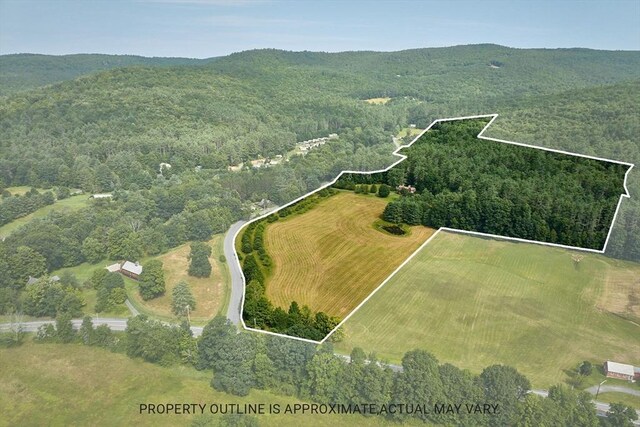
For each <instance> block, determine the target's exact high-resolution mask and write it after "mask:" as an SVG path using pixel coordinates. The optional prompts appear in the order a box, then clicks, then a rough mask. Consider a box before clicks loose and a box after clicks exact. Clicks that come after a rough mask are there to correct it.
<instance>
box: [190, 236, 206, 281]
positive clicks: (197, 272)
mask: <svg viewBox="0 0 640 427" xmlns="http://www.w3.org/2000/svg"><path fill="white" fill-rule="evenodd" d="M210 255H211V246H209V245H207V244H206V243H202V242H193V243H192V244H191V253H190V254H189V260H190V263H189V276H193V277H209V276H210V275H211V263H210V262H209V256H210Z"/></svg>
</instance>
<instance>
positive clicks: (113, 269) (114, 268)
mask: <svg viewBox="0 0 640 427" xmlns="http://www.w3.org/2000/svg"><path fill="white" fill-rule="evenodd" d="M105 268H106V269H107V271H108V272H109V273H118V272H119V271H120V263H118V262H117V263H115V264H111V265H107V266H106V267H105Z"/></svg>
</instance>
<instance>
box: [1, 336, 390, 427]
mask: <svg viewBox="0 0 640 427" xmlns="http://www.w3.org/2000/svg"><path fill="white" fill-rule="evenodd" d="M0 366H2V369H0V414H2V416H1V417H0V426H31V425H51V426H69V425H76V426H97V425H102V426H112V425H136V426H154V427H157V426H176V425H185V426H186V425H190V422H192V421H193V420H194V419H195V418H198V421H200V422H201V423H200V424H198V425H205V424H203V423H202V422H204V421H205V420H210V421H211V422H212V424H206V425H220V424H218V422H219V421H220V418H219V416H218V418H215V417H214V416H211V415H210V416H208V417H202V416H200V417H194V416H193V415H140V414H139V404H141V403H155V404H158V403H202V404H207V406H209V405H211V404H212V403H216V404H229V403H236V404H240V405H242V404H245V403H251V404H256V403H264V404H265V405H267V406H268V405H269V404H272V403H273V404H276V403H277V404H280V405H281V406H282V408H284V407H285V405H286V404H287V403H291V404H295V403H301V401H300V400H298V399H296V398H294V397H285V396H279V395H276V394H273V393H270V392H266V391H260V390H254V391H252V392H251V393H250V394H249V396H247V397H238V396H233V395H230V394H226V393H222V392H218V391H215V390H213V389H212V388H211V387H210V386H209V382H210V380H211V372H210V371H209V370H207V371H196V370H195V369H193V368H187V367H184V366H175V367H170V368H164V367H161V366H158V365H153V364H150V363H146V362H143V361H141V360H133V359H130V358H128V357H127V356H125V355H123V354H117V353H111V352H109V351H107V350H103V349H100V348H96V347H85V346H82V345H79V344H34V343H31V342H27V343H25V344H23V345H22V346H20V347H17V348H10V349H0ZM258 421H259V423H260V425H261V426H262V425H264V426H270V425H277V426H300V425H309V423H313V425H316V426H342V425H345V426H350V425H356V424H357V425H373V426H379V425H390V424H391V423H390V422H385V420H383V419H381V418H375V417H371V418H364V417H362V416H360V415H325V416H322V417H317V416H313V415H291V414H287V415H285V414H282V415H261V416H260V417H259V420H258ZM238 425H240V424H238ZM243 425H244V424H243Z"/></svg>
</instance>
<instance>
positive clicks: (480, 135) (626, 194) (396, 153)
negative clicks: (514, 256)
mask: <svg viewBox="0 0 640 427" xmlns="http://www.w3.org/2000/svg"><path fill="white" fill-rule="evenodd" d="M487 117H491V120H490V121H489V122H488V123H487V125H486V126H485V127H484V128H482V130H481V131H480V133H478V136H477V138H478V139H484V140H488V141H495V142H502V143H504V144H511V145H518V146H521V147H527V148H535V149H537V150H543V151H551V152H554V153H560V154H566V155H570V156H576V157H584V158H587V159H592V160H599V161H603V162H609V163H617V164H620V165H625V166H629V169H627V172H626V173H625V175H624V182H623V186H624V193H623V194H621V195H620V199H619V200H618V205H617V207H616V211H615V213H614V214H613V219H612V221H611V225H610V226H609V233H608V234H607V239H606V240H605V243H604V246H603V248H602V250H598V249H589V248H581V247H578V246H567V245H560V244H557V243H547V242H540V241H537V240H527V239H520V238H517V237H508V236H501V235H498V234H488V233H480V232H478V231H467V230H459V229H457V228H448V227H440V228H439V229H438V230H436V232H435V233H433V234H432V235H431V237H429V238H428V239H427V240H426V241H425V242H424V243H423V244H422V245H420V247H419V248H418V249H416V250H415V251H414V252H413V253H412V254H411V255H409V257H408V258H407V259H405V260H404V262H403V263H402V264H400V266H398V268H396V269H395V270H394V271H393V273H391V274H390V275H389V276H388V277H387V278H386V279H385V280H384V281H383V282H382V283H381V284H380V285H378V287H377V288H375V289H374V290H373V292H371V293H370V294H369V295H368V296H367V297H366V298H365V299H364V300H363V301H362V302H361V303H360V304H358V305H357V306H356V308H354V309H353V310H352V311H351V312H350V313H349V314H348V315H347V316H346V317H345V318H344V319H342V321H341V322H340V323H339V324H338V325H337V326H336V327H335V328H333V329H332V330H331V332H329V333H328V334H327V336H325V337H324V338H323V339H322V340H321V341H316V340H310V339H306V338H300V337H294V336H291V335H285V334H278V333H275V332H271V331H265V330H262V329H255V328H250V327H248V326H247V325H246V323H245V322H244V318H243V316H242V314H243V312H244V298H245V293H246V285H247V283H246V278H245V277H244V273H243V271H242V265H241V264H240V259H239V258H238V257H237V256H236V257H234V262H236V263H238V266H239V267H240V268H239V269H240V275H241V276H242V285H243V286H242V301H241V305H240V322H241V323H242V327H243V328H244V329H246V330H248V331H253V332H260V333H263V334H268V335H273V336H278V337H283V338H290V339H295V340H299V341H304V342H308V343H312V344H322V343H324V342H325V341H326V340H327V339H328V338H329V337H330V336H331V335H332V334H333V333H334V332H335V331H336V330H338V329H339V328H340V327H341V326H342V325H343V324H344V323H345V322H346V321H347V320H348V319H349V318H350V317H351V316H352V315H353V314H355V312H356V311H358V310H359V309H360V308H361V307H362V306H363V305H364V304H365V303H366V302H367V301H369V299H370V298H371V297H372V296H373V295H374V294H375V293H376V292H378V291H379V290H380V289H381V288H382V287H383V286H384V285H385V284H387V282H388V281H389V280H391V278H392V277H393V276H395V275H396V273H398V271H400V269H401V268H402V267H404V266H405V265H406V264H407V263H408V262H409V261H410V260H411V259H412V258H413V257H414V256H415V255H416V254H417V253H418V252H420V251H421V250H422V248H424V247H425V246H426V245H427V244H428V243H429V242H430V241H431V240H432V239H433V238H434V237H436V236H437V235H438V234H439V233H440V231H450V232H454V233H461V234H469V235H472V236H480V237H490V238H494V239H500V240H510V241H516V242H522V243H533V244H537V245H545V246H552V247H556V248H564V249H573V250H579V251H585V252H593V253H598V254H602V253H604V252H605V250H606V248H607V245H608V243H609V238H610V237H611V231H612V230H613V225H614V224H615V221H616V218H617V216H618V212H619V211H620V205H621V204H622V199H623V198H630V197H631V195H630V194H629V190H628V189H627V178H628V176H629V172H630V171H631V169H633V167H634V164H633V163H627V162H621V161H619V160H611V159H605V158H602V157H594V156H587V155H584V154H577V153H570V152H568V151H563V150H555V149H553V148H545V147H538V146H535V145H529V144H523V143H520V142H513V141H506V140H504V139H496V138H490V137H486V136H483V134H484V132H485V131H486V130H487V129H488V128H489V126H491V124H492V123H493V122H494V120H495V119H496V118H497V117H498V114H481V115H475V116H463V117H450V118H446V119H437V120H434V121H433V122H432V123H431V124H430V125H429V126H428V127H427V128H426V129H425V130H423V131H422V132H420V133H419V134H418V135H417V136H416V137H415V138H414V139H413V140H412V141H411V142H410V143H408V144H406V145H400V146H399V147H398V148H396V149H395V150H394V151H393V153H392V154H393V155H394V156H398V157H400V159H399V160H397V161H396V162H394V163H393V164H391V165H390V166H388V167H387V168H385V169H379V170H374V171H366V172H363V171H351V170H346V171H342V172H340V173H339V174H338V176H337V177H336V178H335V179H334V180H333V181H331V182H329V183H327V184H325V185H323V186H321V187H319V188H317V189H315V190H313V191H310V192H308V193H307V194H305V195H304V196H300V197H298V198H297V199H295V200H293V201H291V202H289V203H287V204H285V205H282V206H280V207H279V208H278V209H276V210H274V211H271V212H268V213H266V214H264V215H261V216H258V217H256V218H254V219H252V220H251V221H248V222H247V223H246V224H244V225H243V226H242V227H241V228H239V229H238V230H237V231H236V232H235V234H234V235H233V242H234V251H235V241H236V239H237V237H238V234H239V233H240V232H241V231H242V230H243V229H244V228H245V227H247V226H248V225H249V224H251V223H253V222H257V221H260V220H262V219H264V218H266V217H268V216H269V215H271V214H274V213H276V212H278V211H280V210H282V209H284V208H286V207H288V206H291V205H293V204H295V203H297V202H299V201H300V200H302V199H304V198H306V197H308V196H310V195H311V194H314V193H317V192H318V191H320V190H323V189H325V188H328V187H331V186H332V185H333V184H335V183H336V182H337V181H338V180H339V179H340V177H341V176H342V175H344V174H360V175H371V174H374V173H381V172H386V171H388V170H390V169H391V168H393V167H394V166H396V165H397V164H399V163H401V162H403V161H404V160H405V159H406V158H407V156H405V155H404V154H400V150H402V149H404V148H408V147H410V146H411V145H412V144H413V143H414V142H416V141H417V140H419V139H420V138H421V137H422V135H424V134H425V133H426V132H427V131H429V130H430V129H431V128H432V127H433V126H434V125H436V124H437V123H440V122H449V121H454V120H469V119H481V118H487Z"/></svg>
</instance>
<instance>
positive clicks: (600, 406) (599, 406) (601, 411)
mask: <svg viewBox="0 0 640 427" xmlns="http://www.w3.org/2000/svg"><path fill="white" fill-rule="evenodd" d="M611 387H612V388H616V390H609V391H619V392H621V393H628V394H634V395H635V391H636V390H633V389H630V388H627V387H617V386H611ZM592 388H593V387H590V388H588V389H585V391H588V392H589V393H591V389H592ZM595 388H596V389H597V388H598V386H595ZM603 389H604V386H602V387H600V393H602V390H603ZM629 392H633V393H629ZM531 393H533V394H537V395H538V396H542V397H547V396H548V395H549V392H548V391H547V390H531ZM591 394H595V391H594V392H593V393H591ZM593 403H594V404H595V405H596V412H597V413H598V415H600V416H601V417H604V416H606V415H607V412H609V404H608V403H604V402H596V401H593ZM636 413H637V414H638V417H639V418H640V410H636ZM633 425H636V426H640V419H639V420H636V421H635V422H634V423H633Z"/></svg>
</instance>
